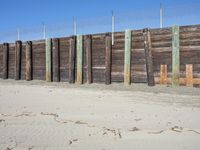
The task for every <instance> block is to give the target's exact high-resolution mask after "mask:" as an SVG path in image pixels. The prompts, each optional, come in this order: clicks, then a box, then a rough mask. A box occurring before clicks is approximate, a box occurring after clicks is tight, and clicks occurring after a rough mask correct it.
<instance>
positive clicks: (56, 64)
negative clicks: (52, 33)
mask: <svg viewBox="0 0 200 150" xmlns="http://www.w3.org/2000/svg"><path fill="white" fill-rule="evenodd" d="M52 54H53V56H52V59H53V60H52V63H53V82H59V81H60V61H59V58H60V57H59V39H57V38H56V39H53V40H52Z"/></svg>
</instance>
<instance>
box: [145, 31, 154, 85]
mask: <svg viewBox="0 0 200 150" xmlns="http://www.w3.org/2000/svg"><path fill="white" fill-rule="evenodd" d="M143 37H144V51H145V60H146V71H147V82H148V86H154V85H155V80H154V71H153V60H152V52H151V35H150V31H149V29H148V28H146V29H144V30H143Z"/></svg>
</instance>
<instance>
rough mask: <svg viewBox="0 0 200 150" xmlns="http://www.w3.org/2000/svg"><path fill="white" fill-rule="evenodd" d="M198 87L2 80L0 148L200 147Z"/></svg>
mask: <svg viewBox="0 0 200 150" xmlns="http://www.w3.org/2000/svg"><path fill="white" fill-rule="evenodd" d="M199 116H200V89H199V88H187V87H180V88H172V87H167V86H155V87H148V86H147V85H145V84H133V85H131V86H128V87H124V85H123V84H112V85H109V86H105V85H103V84H99V85H98V84H92V85H87V84H86V85H81V86H79V85H70V84H68V83H46V82H43V81H31V82H26V81H13V80H0V150H11V149H12V150H133V149H134V150H169V149H170V150H183V149H187V150H198V149H200V117H199Z"/></svg>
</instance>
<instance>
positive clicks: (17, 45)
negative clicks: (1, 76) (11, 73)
mask: <svg viewBox="0 0 200 150" xmlns="http://www.w3.org/2000/svg"><path fill="white" fill-rule="evenodd" d="M21 50H22V42H21V41H16V42H15V80H20V69H21Z"/></svg>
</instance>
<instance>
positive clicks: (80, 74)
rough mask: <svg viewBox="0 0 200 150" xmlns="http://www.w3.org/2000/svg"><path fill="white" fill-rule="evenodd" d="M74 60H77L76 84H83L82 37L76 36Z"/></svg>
mask: <svg viewBox="0 0 200 150" xmlns="http://www.w3.org/2000/svg"><path fill="white" fill-rule="evenodd" d="M76 54H77V55H76V58H77V76H76V82H77V84H82V83H83V36H82V35H78V36H77V46H76Z"/></svg>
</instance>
